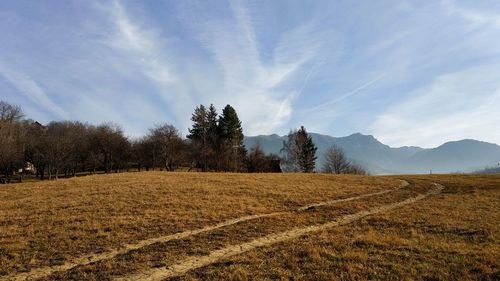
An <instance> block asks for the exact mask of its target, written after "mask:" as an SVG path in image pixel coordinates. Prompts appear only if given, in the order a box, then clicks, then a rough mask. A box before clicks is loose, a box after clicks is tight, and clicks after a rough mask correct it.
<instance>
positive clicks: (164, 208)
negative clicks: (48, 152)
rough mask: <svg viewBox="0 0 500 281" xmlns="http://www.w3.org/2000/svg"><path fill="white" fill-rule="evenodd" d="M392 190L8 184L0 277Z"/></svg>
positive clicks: (160, 181)
mask: <svg viewBox="0 0 500 281" xmlns="http://www.w3.org/2000/svg"><path fill="white" fill-rule="evenodd" d="M397 185H399V181H397V180H396V179H389V178H370V177H356V178H353V177H343V178H342V179H341V180H338V179H337V178H334V177H332V176H326V175H283V174H274V175H265V174H262V175H258V174H255V175H248V174H247V175H245V174H208V173H207V174H197V173H189V174H188V173H166V172H148V173H146V172H144V173H129V174H116V175H99V176H89V177H81V178H74V179H67V180H59V181H52V182H37V183H26V184H14V185H6V186H2V187H1V189H0V230H1V231H0V275H1V274H6V273H12V272H22V271H28V270H30V268H32V267H38V266H45V265H57V264H61V263H64V262H65V261H66V260H67V259H69V258H71V257H78V256H81V255H83V254H86V253H96V252H97V253H98V252H102V251H107V250H109V249H112V248H115V247H118V246H120V245H123V244H126V243H131V242H134V241H138V240H143V239H147V238H151V237H157V236H161V235H165V234H171V233H176V232H179V231H183V230H186V229H196V228H200V227H202V226H205V225H211V224H214V223H217V222H220V221H223V220H226V219H229V218H237V217H240V216H243V215H248V214H259V213H268V212H272V211H279V210H287V209H291V208H295V207H297V206H301V205H304V204H306V203H310V202H317V201H322V200H324V198H325V197H326V198H330V197H342V196H347V195H350V194H362V193H366V192H371V191H378V190H382V189H387V188H390V187H395V186H397Z"/></svg>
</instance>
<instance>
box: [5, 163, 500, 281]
mask: <svg viewBox="0 0 500 281" xmlns="http://www.w3.org/2000/svg"><path fill="white" fill-rule="evenodd" d="M499 221H500V175H432V176H429V175H427V176H398V177H369V176H334V175H323V174H230V173H228V174H216V173H213V174H212V173H168V172H142V173H124V174H112V175H95V176H87V177H80V178H72V179H63V180H58V181H50V182H49V181H45V182H30V183H23V184H10V185H4V186H0V280H115V279H116V280H365V279H376V280H402V279H406V280H452V279H459V280H499V279H500V261H499V258H500V234H499V224H498V222H499Z"/></svg>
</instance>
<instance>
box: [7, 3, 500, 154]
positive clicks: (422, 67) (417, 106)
mask: <svg viewBox="0 0 500 281" xmlns="http://www.w3.org/2000/svg"><path fill="white" fill-rule="evenodd" d="M0 100H5V101H7V102H9V103H13V104H18V105H20V106H22V108H23V110H24V112H25V114H26V116H27V117H30V118H32V119H35V120H37V121H39V122H42V123H47V122H49V121H52V120H80V121H84V122H89V123H91V124H99V123H103V122H113V123H116V124H119V125H121V127H122V128H123V130H124V131H125V133H126V134H127V135H128V136H131V137H138V136H141V135H143V134H146V133H147V132H148V129H149V128H151V127H153V126H154V125H158V124H162V123H165V122H167V123H170V124H173V125H175V126H176V127H177V128H178V129H179V130H180V132H181V133H182V134H183V135H186V134H187V132H188V128H189V127H190V125H191V121H190V118H191V114H192V112H193V110H194V108H195V107H196V106H197V105H199V104H205V105H209V104H211V103H213V104H214V105H215V106H216V108H218V109H219V112H220V111H221V109H222V108H223V107H224V106H225V105H226V104H230V105H232V106H233V107H234V108H235V109H236V111H237V112H238V115H239V117H240V119H241V121H242V123H243V129H244V133H245V134H246V135H259V134H272V133H277V134H280V135H284V134H286V133H288V131H289V130H290V129H293V128H297V127H299V126H301V125H303V126H305V127H306V128H307V130H308V131H310V132H317V133H322V134H328V135H332V136H345V135H350V134H352V133H355V132H361V133H363V134H371V135H374V136H375V137H376V138H377V139H379V140H380V141H382V142H384V143H386V144H388V145H391V146H394V147H397V146H405V145H417V146H421V147H435V146H438V145H440V144H442V143H444V142H447V141H452V140H460V139H466V138H473V139H478V140H483V141H488V142H493V143H499V144H500V1H498V0H483V1H458V0H442V1H439V0H436V1H420V0H415V1H405V0H393V1H385V0H378V1H371V0H365V1H359V0H348V1H341V0H338V1H330V0H325V1H321V0H317V1H316V0H315V1H289V0H286V1H280V0H276V1H267V0H260V1H237V0H234V1H208V0H201V1H192V0H179V1H173V0H165V1H160V0H156V1H152V0H150V1H107V0H103V1H87V0H85V1H84V0H79V1H74V0H68V1H56V0H40V1H27V0H16V1H0Z"/></svg>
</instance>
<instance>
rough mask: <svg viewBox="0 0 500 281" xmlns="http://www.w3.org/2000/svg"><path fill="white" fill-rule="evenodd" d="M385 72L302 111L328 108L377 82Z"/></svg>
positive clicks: (307, 111)
mask: <svg viewBox="0 0 500 281" xmlns="http://www.w3.org/2000/svg"><path fill="white" fill-rule="evenodd" d="M384 76H385V74H380V75H379V76H377V77H376V78H374V79H372V80H370V81H368V82H366V83H363V84H362V85H361V86H359V87H356V88H355V89H353V90H352V91H350V92H348V93H345V94H343V95H340V96H339V97H336V98H334V99H332V100H330V101H327V102H325V103H322V104H320V105H318V106H315V107H312V108H309V109H306V110H305V111H304V112H306V113H309V112H316V111H318V110H324V109H328V108H331V106H333V105H335V104H337V103H339V102H341V101H343V100H345V99H347V98H349V97H352V96H354V95H356V94H358V93H360V92H361V91H363V90H364V89H367V88H368V87H370V86H371V85H373V84H375V83H376V82H378V81H379V80H381V79H382V78H384Z"/></svg>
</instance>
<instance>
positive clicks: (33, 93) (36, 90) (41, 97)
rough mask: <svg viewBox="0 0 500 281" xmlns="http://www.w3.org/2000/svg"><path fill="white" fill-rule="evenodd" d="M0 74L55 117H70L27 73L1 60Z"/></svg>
mask: <svg viewBox="0 0 500 281" xmlns="http://www.w3.org/2000/svg"><path fill="white" fill-rule="evenodd" d="M0 74H1V75H2V76H3V77H5V79H6V80H7V81H8V82H10V83H11V84H12V85H13V86H14V87H15V88H17V89H18V91H19V93H21V94H22V95H24V96H25V97H26V98H28V99H29V100H30V101H31V102H33V103H35V104H37V105H38V106H41V107H42V108H44V109H45V110H46V111H48V112H49V113H50V114H52V115H53V117H56V118H68V114H67V113H66V112H65V111H64V110H63V109H62V108H60V107H59V106H58V105H57V104H55V103H54V102H53V101H52V100H51V99H50V98H49V96H48V95H47V94H46V93H45V91H44V90H43V89H42V88H41V87H40V86H39V85H38V84H37V83H36V82H35V81H34V80H33V79H32V78H31V77H30V76H28V75H27V74H24V73H22V72H18V71H16V70H13V69H11V68H10V67H8V66H6V65H5V64H4V63H2V62H0Z"/></svg>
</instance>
